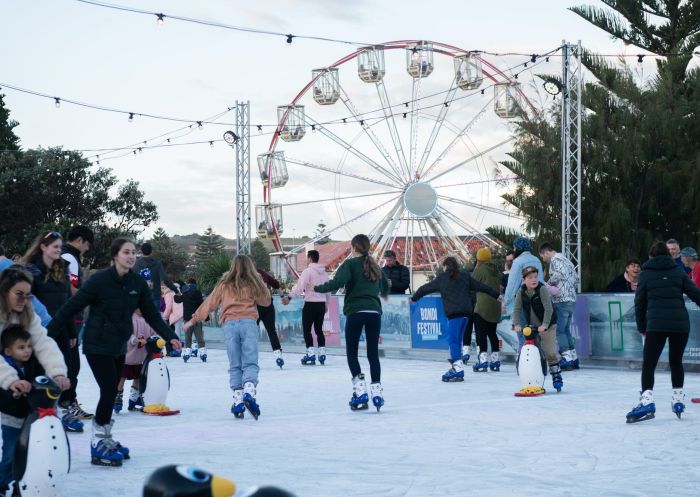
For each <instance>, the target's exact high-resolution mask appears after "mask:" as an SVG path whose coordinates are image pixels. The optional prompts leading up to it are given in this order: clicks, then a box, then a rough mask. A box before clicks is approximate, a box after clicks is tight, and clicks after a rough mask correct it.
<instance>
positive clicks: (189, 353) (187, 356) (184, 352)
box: [182, 347, 192, 362]
mask: <svg viewBox="0 0 700 497" xmlns="http://www.w3.org/2000/svg"><path fill="white" fill-rule="evenodd" d="M191 356H192V349H191V348H189V347H187V348H185V349H182V360H183V361H185V362H187V361H189V360H190V357H191Z"/></svg>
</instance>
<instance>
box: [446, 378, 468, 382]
mask: <svg viewBox="0 0 700 497" xmlns="http://www.w3.org/2000/svg"><path fill="white" fill-rule="evenodd" d="M442 381H444V382H445V383H459V382H460V381H464V378H443V379H442Z"/></svg>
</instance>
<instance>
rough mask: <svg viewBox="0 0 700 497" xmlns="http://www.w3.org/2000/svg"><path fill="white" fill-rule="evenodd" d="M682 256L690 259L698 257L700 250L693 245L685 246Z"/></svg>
mask: <svg viewBox="0 0 700 497" xmlns="http://www.w3.org/2000/svg"><path fill="white" fill-rule="evenodd" d="M681 257H687V258H689V259H697V258H698V252H697V251H696V250H695V249H694V248H693V247H685V248H684V249H683V250H681Z"/></svg>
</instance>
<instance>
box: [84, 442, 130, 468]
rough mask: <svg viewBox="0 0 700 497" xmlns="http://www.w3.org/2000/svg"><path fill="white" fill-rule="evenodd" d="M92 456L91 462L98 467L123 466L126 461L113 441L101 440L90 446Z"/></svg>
mask: <svg viewBox="0 0 700 497" xmlns="http://www.w3.org/2000/svg"><path fill="white" fill-rule="evenodd" d="M90 456H91V458H92V460H91V461H90V462H91V463H92V464H94V465H96V466H121V465H122V461H123V460H124V455H123V454H122V453H121V452H119V450H118V449H117V446H116V445H115V444H114V441H113V440H99V441H98V442H97V443H93V444H90Z"/></svg>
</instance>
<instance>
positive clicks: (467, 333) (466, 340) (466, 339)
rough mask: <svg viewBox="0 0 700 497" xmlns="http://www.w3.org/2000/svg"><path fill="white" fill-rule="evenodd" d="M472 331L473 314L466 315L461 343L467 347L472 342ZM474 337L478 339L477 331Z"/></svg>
mask: <svg viewBox="0 0 700 497" xmlns="http://www.w3.org/2000/svg"><path fill="white" fill-rule="evenodd" d="M473 331H474V316H471V317H467V327H466V329H465V330H464V335H462V345H466V346H467V347H469V346H471V344H472V332H473ZM476 339H477V340H479V335H478V333H477V335H476Z"/></svg>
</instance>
